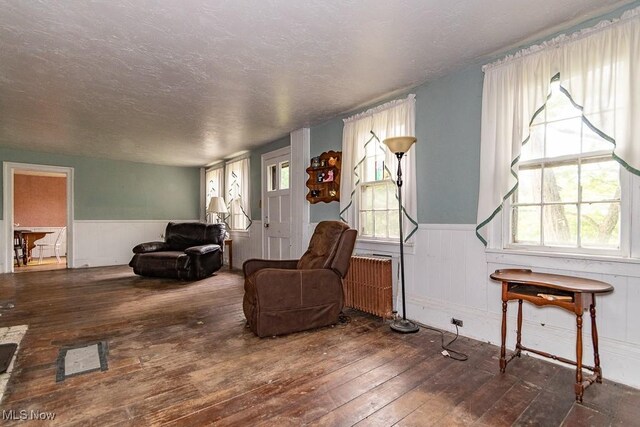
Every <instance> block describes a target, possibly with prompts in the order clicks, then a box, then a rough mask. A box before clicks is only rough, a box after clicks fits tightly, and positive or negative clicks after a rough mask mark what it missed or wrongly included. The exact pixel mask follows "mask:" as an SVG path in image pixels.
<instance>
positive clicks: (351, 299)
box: [343, 255, 393, 318]
mask: <svg viewBox="0 0 640 427" xmlns="http://www.w3.org/2000/svg"><path fill="white" fill-rule="evenodd" d="M391 270H392V268H391V258H384V257H379V258H378V257H374V256H362V255H358V256H352V257H351V262H350V263H349V271H348V272H347V277H345V279H344V281H343V286H344V293H345V305H346V306H347V307H351V308H355V309H356V310H360V311H364V312H366V313H371V314H374V315H376V316H380V317H382V318H390V317H392V311H393V283H392V273H391Z"/></svg>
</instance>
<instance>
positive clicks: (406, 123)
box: [340, 94, 420, 241]
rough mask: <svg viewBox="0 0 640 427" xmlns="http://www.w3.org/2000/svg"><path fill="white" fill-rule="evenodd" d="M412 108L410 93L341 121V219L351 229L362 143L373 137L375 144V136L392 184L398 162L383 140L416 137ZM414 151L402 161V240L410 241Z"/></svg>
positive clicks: (355, 216) (354, 221) (413, 212)
mask: <svg viewBox="0 0 640 427" xmlns="http://www.w3.org/2000/svg"><path fill="white" fill-rule="evenodd" d="M415 106H416V96H415V95H413V94H411V95H409V96H408V97H407V98H406V99H400V100H395V101H391V102H388V103H386V104H383V105H380V106H378V107H376V108H373V109H371V110H368V111H365V112H364V113H360V114H357V115H355V116H352V117H349V118H347V119H344V130H343V133H342V176H341V178H340V179H341V181H340V194H341V197H340V218H341V219H342V220H343V221H344V222H346V223H347V224H349V225H351V226H352V227H356V228H357V227H358V221H359V218H358V206H357V205H358V200H357V199H358V197H357V194H356V189H357V187H358V184H359V183H360V178H361V177H362V176H363V174H362V170H361V169H362V164H363V160H364V158H365V144H366V143H367V142H368V141H370V140H371V139H372V138H373V140H372V141H371V143H378V141H377V140H376V137H377V139H378V140H379V143H380V145H381V148H382V149H383V150H384V151H385V167H386V168H387V169H388V171H389V174H390V176H391V177H392V180H393V181H394V182H395V180H396V173H397V162H398V160H397V159H396V156H395V154H394V153H391V152H389V150H388V149H387V146H386V145H384V144H382V141H384V139H385V138H389V137H393V136H415V132H416V131H415V128H416V125H415V122H416V107H415ZM419 143H420V141H418V144H419ZM415 150H416V148H415V146H414V147H413V148H411V149H410V150H409V152H408V153H407V154H406V155H405V156H404V157H403V159H402V175H403V185H402V202H403V205H404V206H403V210H404V215H405V220H404V230H403V231H404V235H405V236H406V239H405V241H406V240H409V239H410V238H411V237H412V235H413V234H414V233H415V232H416V230H417V229H418V222H417V221H416V217H417V216H416V213H417V200H416V184H417V183H416V167H415V165H416V162H415Z"/></svg>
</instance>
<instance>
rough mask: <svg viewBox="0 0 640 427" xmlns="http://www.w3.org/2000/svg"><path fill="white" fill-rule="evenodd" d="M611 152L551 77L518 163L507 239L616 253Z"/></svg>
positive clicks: (617, 191)
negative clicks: (543, 105)
mask: <svg viewBox="0 0 640 427" xmlns="http://www.w3.org/2000/svg"><path fill="white" fill-rule="evenodd" d="M612 151H613V145H612V144H611V143H610V142H608V141H606V140H605V139H604V138H603V137H602V136H601V135H599V134H598V132H596V131H595V130H594V129H592V127H590V126H589V125H588V124H587V122H585V121H584V120H583V119H582V111H581V110H580V109H578V108H577V107H576V106H575V105H573V104H572V102H571V99H570V97H569V94H568V93H567V92H566V91H564V90H562V89H561V88H560V84H559V82H557V81H556V82H553V83H552V84H551V94H550V96H549V98H548V100H547V103H546V105H545V107H544V108H542V109H541V110H540V111H538V113H537V114H536V116H535V117H534V118H533V120H532V122H531V126H530V133H529V139H528V141H527V142H526V143H525V144H524V145H523V147H522V152H521V155H520V160H519V162H518V166H519V168H518V169H519V170H518V187H517V189H516V191H515V192H514V194H513V197H512V200H511V210H510V214H511V215H510V223H509V224H507V225H506V227H507V229H508V242H509V243H510V246H511V247H514V248H516V247H533V248H536V249H542V250H556V251H557V250H561V251H570V252H596V253H611V254H614V253H619V252H620V250H621V236H622V234H621V231H622V224H621V194H622V191H621V180H620V177H621V171H620V165H619V163H618V162H616V161H615V160H614V159H613V157H612Z"/></svg>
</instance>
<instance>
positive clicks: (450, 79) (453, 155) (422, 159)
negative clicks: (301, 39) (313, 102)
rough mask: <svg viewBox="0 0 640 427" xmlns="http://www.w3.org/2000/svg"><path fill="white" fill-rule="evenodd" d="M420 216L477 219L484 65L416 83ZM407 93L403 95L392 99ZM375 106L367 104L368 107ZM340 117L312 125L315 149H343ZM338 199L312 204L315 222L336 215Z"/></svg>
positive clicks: (439, 220)
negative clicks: (336, 200) (419, 84)
mask: <svg viewBox="0 0 640 427" xmlns="http://www.w3.org/2000/svg"><path fill="white" fill-rule="evenodd" d="M408 93H415V94H416V138H417V139H418V142H417V144H416V145H415V146H414V148H413V150H415V153H416V169H417V180H418V185H417V191H418V222H419V223H421V224H424V223H433V224H439V223H444V224H470V223H473V222H474V221H475V211H476V208H477V203H478V185H477V181H478V176H479V174H480V169H479V158H480V113H481V109H480V107H481V101H482V99H481V96H482V73H481V69H480V66H474V67H470V68H467V69H465V70H463V71H460V72H457V73H453V74H450V75H447V76H445V77H443V78H440V79H437V80H435V81H434V82H431V83H428V84H424V85H422V86H418V87H417V88H414V89H412V90H410V91H408V92H407V94H408ZM404 97H406V94H404V95H399V96H397V97H395V98H394V99H400V98H404ZM369 108H371V107H367V108H364V109H363V110H362V111H365V110H367V109H369ZM342 128H343V121H342V119H341V118H339V119H333V120H330V121H328V122H325V123H323V124H321V125H319V126H314V127H312V128H311V155H312V156H314V155H318V154H320V153H322V152H323V151H328V150H341V149H342ZM339 208H340V206H339V204H338V203H337V202H333V203H328V204H325V203H318V204H315V205H311V222H319V221H322V220H326V219H337V218H338V217H339V210H340V209H339Z"/></svg>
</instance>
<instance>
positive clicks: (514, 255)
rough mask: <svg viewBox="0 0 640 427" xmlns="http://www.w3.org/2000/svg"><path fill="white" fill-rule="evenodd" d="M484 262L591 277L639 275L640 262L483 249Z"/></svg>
mask: <svg viewBox="0 0 640 427" xmlns="http://www.w3.org/2000/svg"><path fill="white" fill-rule="evenodd" d="M485 254H486V256H487V262H488V263H492V264H504V265H514V266H518V267H530V268H536V269H552V270H570V271H576V272H584V273H594V274H615V275H621V276H640V259H638V258H626V257H619V256H606V255H590V254H584V255H579V254H563V253H550V252H536V251H530V250H527V251H522V250H515V249H485Z"/></svg>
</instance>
